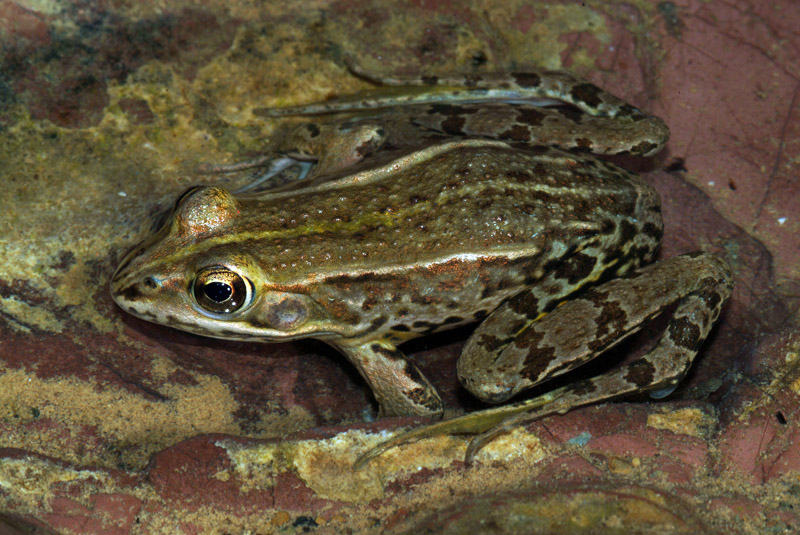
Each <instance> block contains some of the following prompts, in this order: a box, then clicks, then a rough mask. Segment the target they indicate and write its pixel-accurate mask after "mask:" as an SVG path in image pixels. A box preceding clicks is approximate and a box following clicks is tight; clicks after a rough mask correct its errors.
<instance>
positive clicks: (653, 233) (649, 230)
mask: <svg viewBox="0 0 800 535" xmlns="http://www.w3.org/2000/svg"><path fill="white" fill-rule="evenodd" d="M642 232H644V233H645V234H647V235H648V236H650V237H651V238H653V239H654V240H656V241H660V240H661V237H662V236H663V235H664V229H663V228H661V227H660V226H658V225H655V224H654V223H649V222H648V223H645V224H644V226H643V227H642Z"/></svg>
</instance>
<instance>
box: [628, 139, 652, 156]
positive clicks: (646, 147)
mask: <svg viewBox="0 0 800 535" xmlns="http://www.w3.org/2000/svg"><path fill="white" fill-rule="evenodd" d="M656 148H658V145H657V144H655V143H652V142H650V141H642V142H641V143H638V144H636V145H634V146H632V147H631V149H630V151H629V152H630V153H631V154H647V153H649V152H652V151H654V150H656Z"/></svg>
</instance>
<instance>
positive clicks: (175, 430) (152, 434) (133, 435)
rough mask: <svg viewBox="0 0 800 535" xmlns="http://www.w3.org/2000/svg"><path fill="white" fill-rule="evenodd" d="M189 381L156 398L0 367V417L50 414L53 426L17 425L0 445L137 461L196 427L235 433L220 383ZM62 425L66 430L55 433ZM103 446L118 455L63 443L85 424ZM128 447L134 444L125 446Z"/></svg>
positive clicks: (109, 462) (86, 459)
mask: <svg viewBox="0 0 800 535" xmlns="http://www.w3.org/2000/svg"><path fill="white" fill-rule="evenodd" d="M193 379H194V380H195V384H193V385H167V386H165V387H164V389H163V391H162V392H161V393H162V395H163V396H164V397H165V398H166V400H164V401H158V400H153V399H149V398H147V397H144V396H140V395H136V394H134V393H132V392H130V391H128V390H124V389H121V388H118V387H113V386H109V385H98V384H94V383H92V382H90V381H79V380H77V379H47V380H43V379H40V378H38V377H37V376H36V375H35V374H34V373H28V372H26V371H23V370H5V371H3V373H0V419H4V420H8V421H18V420H20V419H21V418H22V419H27V420H30V417H29V416H28V415H30V414H32V413H34V412H35V413H36V415H37V416H36V417H37V418H39V419H49V420H52V421H53V422H54V423H55V424H56V425H55V426H41V427H37V428H33V429H35V431H34V430H32V429H31V428H29V427H22V426H20V427H18V428H16V430H12V431H10V432H6V433H3V435H2V436H1V437H0V447H18V446H19V444H26V445H27V446H26V447H27V448H28V449H31V450H35V451H37V452H39V453H42V454H45V455H51V456H53V457H58V458H60V459H64V460H66V461H70V462H74V463H77V464H92V465H95V466H103V467H114V466H117V465H118V463H123V464H124V465H126V466H139V467H141V466H144V465H145V464H146V463H147V462H148V460H149V456H150V455H151V454H152V453H154V452H156V451H159V450H161V449H163V448H165V447H167V446H169V445H171V444H174V443H176V442H179V441H180V440H183V439H185V438H189V437H192V436H195V435H198V434H201V433H233V434H236V433H241V430H240V429H239V427H238V426H237V425H236V423H235V421H234V418H233V416H232V414H233V413H234V412H235V410H236V409H237V408H238V404H237V402H236V401H235V400H234V399H233V398H232V396H231V394H230V392H229V390H228V388H227V386H226V385H225V384H224V383H223V382H222V381H221V380H220V379H219V378H216V377H210V376H204V375H200V374H195V375H194V376H193ZM64 428H66V429H69V433H70V436H69V437H66V438H65V437H63V436H62V435H61V434H62V433H63V431H64ZM93 428H94V429H96V432H97V433H98V434H99V435H101V436H102V437H103V439H104V440H105V441H106V442H108V443H109V444H116V445H117V447H118V448H119V451H120V452H121V453H120V455H121V456H122V458H116V457H114V456H107V457H103V458H97V457H95V453H96V452H94V451H93V450H92V449H91V448H78V447H68V445H69V444H70V442H71V441H78V442H81V441H85V439H84V438H82V437H80V436H77V435H75V436H73V434H77V433H80V432H82V430H86V429H93ZM131 445H135V447H131Z"/></svg>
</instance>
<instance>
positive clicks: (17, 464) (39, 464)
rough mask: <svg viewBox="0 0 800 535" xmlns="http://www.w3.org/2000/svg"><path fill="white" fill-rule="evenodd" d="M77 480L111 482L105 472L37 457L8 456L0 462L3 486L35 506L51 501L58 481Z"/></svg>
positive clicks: (10, 492)
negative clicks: (80, 468) (64, 464)
mask: <svg viewBox="0 0 800 535" xmlns="http://www.w3.org/2000/svg"><path fill="white" fill-rule="evenodd" d="M76 480H94V481H96V482H97V483H107V482H108V481H107V476H106V474H104V473H103V472H99V471H92V470H75V469H72V468H65V467H63V466H60V465H58V464H56V463H53V462H50V461H47V460H43V459H38V458H35V457H25V458H20V459H4V460H3V461H2V462H0V489H3V490H4V491H5V492H7V493H9V494H10V495H12V496H13V497H14V498H15V499H16V500H19V501H22V502H23V503H24V504H25V505H26V506H27V507H29V508H31V509H35V508H36V507H38V506H39V505H40V504H41V503H42V502H43V501H44V502H46V501H47V497H48V495H49V494H50V492H51V490H52V489H53V486H54V485H56V484H58V483H66V482H69V481H76Z"/></svg>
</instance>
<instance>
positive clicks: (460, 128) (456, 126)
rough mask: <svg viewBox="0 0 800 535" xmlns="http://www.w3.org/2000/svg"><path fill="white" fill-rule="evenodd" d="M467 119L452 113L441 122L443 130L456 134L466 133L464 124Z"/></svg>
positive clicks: (446, 132)
mask: <svg viewBox="0 0 800 535" xmlns="http://www.w3.org/2000/svg"><path fill="white" fill-rule="evenodd" d="M465 124H466V121H465V120H464V118H463V117H460V116H458V115H451V116H449V117H448V118H447V119H445V120H444V121H442V123H441V127H442V132H444V133H445V134H451V135H454V136H461V135H464V125H465Z"/></svg>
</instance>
